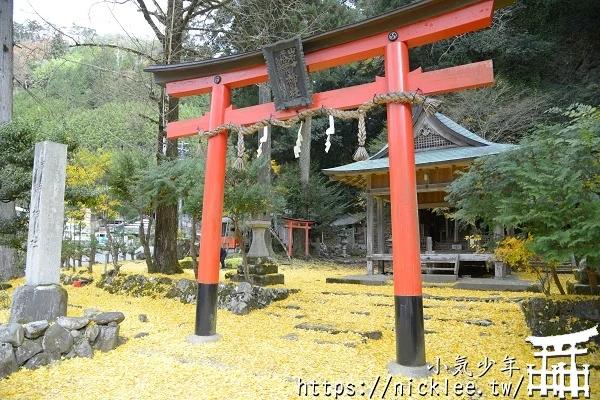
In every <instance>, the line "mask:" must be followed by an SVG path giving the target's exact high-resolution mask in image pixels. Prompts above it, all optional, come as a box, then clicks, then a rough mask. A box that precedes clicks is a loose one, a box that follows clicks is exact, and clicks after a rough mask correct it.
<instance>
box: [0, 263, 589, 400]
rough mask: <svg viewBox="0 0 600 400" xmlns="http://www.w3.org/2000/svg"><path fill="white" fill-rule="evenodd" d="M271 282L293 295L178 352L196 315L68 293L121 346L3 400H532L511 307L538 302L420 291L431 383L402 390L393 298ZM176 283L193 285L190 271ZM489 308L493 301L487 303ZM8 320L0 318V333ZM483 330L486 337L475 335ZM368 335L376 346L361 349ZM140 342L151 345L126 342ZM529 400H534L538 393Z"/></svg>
mask: <svg viewBox="0 0 600 400" xmlns="http://www.w3.org/2000/svg"><path fill="white" fill-rule="evenodd" d="M100 269H101V267H97V270H98V271H95V273H94V278H95V279H96V280H98V279H99V278H100V271H99V270H100ZM144 269H145V265H144V263H143V262H128V263H126V264H125V265H124V266H123V268H122V271H123V272H124V273H143V272H144ZM280 272H282V273H283V274H285V282H286V286H287V287H290V288H295V289H300V292H299V293H296V294H292V295H291V296H290V297H288V298H287V299H286V300H283V301H280V302H276V303H273V304H272V305H270V306H269V307H267V308H265V309H262V310H256V311H252V312H251V313H250V314H249V315H245V316H239V315H234V314H232V313H230V312H228V311H223V310H219V312H218V318H217V331H218V333H220V334H222V335H223V338H222V339H221V340H219V341H217V342H213V343H208V344H203V345H191V344H188V343H187V342H186V340H185V339H186V337H187V336H188V335H189V334H191V333H193V330H194V318H195V305H194V304H182V303H180V302H178V301H176V300H169V299H152V298H150V297H129V296H126V295H116V294H109V293H107V292H105V291H103V290H102V289H99V288H96V287H95V285H94V284H92V285H89V286H84V287H81V288H76V287H71V286H68V287H67V290H68V292H69V308H68V315H70V316H80V315H82V314H83V310H84V309H86V308H97V309H100V310H102V311H121V312H123V313H124V314H125V316H126V319H125V321H123V322H122V323H121V325H120V326H121V332H120V335H121V336H122V337H125V338H127V339H128V340H127V342H126V343H125V344H123V345H121V346H120V347H118V348H117V349H116V350H113V351H111V352H108V353H100V352H98V351H96V353H95V355H94V358H93V359H81V358H75V359H71V360H62V361H61V362H60V364H59V365H54V366H51V367H43V368H40V369H38V370H34V371H30V370H24V369H21V370H19V371H18V372H17V373H14V374H12V375H10V376H9V377H8V378H5V379H3V380H0V399H81V400H85V399H178V400H179V399H306V398H330V399H335V398H356V399H361V398H365V399H369V398H372V399H400V398H404V399H408V398H413V399H417V398H444V399H452V398H457V399H468V398H474V399H478V398H479V399H498V398H516V399H524V398H530V397H529V396H528V394H527V384H528V374H527V364H535V365H536V366H538V367H539V366H540V358H539V357H538V358H536V357H534V351H539V349H536V348H534V347H532V346H531V344H530V343H528V342H526V341H525V338H526V337H528V336H530V334H531V333H530V332H529V330H528V329H527V326H526V325H525V320H524V317H523V314H522V312H521V310H520V305H519V303H518V302H516V301H514V300H515V299H517V298H526V297H530V296H541V295H540V294H532V293H511V292H500V293H490V292H483V291H465V290H455V289H452V288H449V287H447V286H444V285H442V286H439V287H431V288H429V287H428V288H425V289H424V293H425V294H428V295H433V296H432V297H435V298H436V299H433V298H425V300H424V306H425V309H424V314H425V332H426V335H425V341H426V358H427V361H428V362H429V363H431V364H433V365H434V367H435V369H437V368H438V366H439V371H438V372H437V373H434V374H433V375H432V376H431V377H429V378H427V379H424V380H417V379H413V380H409V379H406V378H401V377H399V376H394V377H390V375H388V373H387V370H386V365H387V364H388V363H389V362H390V361H393V359H394V357H395V334H394V307H393V288H392V286H360V285H346V284H328V283H325V280H326V278H328V277H341V276H344V275H349V274H358V273H361V272H362V269H358V267H347V266H340V265H336V264H331V263H303V262H299V261H294V264H292V265H289V266H282V267H281V268H280ZM179 277H187V278H191V279H193V275H192V274H191V271H186V272H185V274H183V275H180V276H177V277H175V278H179ZM567 278H568V277H564V279H565V280H566V279H567ZM221 280H222V281H225V278H224V276H223V273H222V276H221ZM11 284H12V285H13V286H17V285H20V284H23V280H22V279H21V280H15V281H12V282H11ZM9 294H10V293H9ZM438 296H439V297H438ZM440 297H442V298H444V299H439V298H440ZM465 297H469V298H471V299H469V300H470V301H464V300H465V299H464V298H465ZM491 297H500V298H501V299H500V300H498V301H486V300H488V299H489V298H491ZM474 298H477V299H479V300H480V301H475V300H476V299H474ZM510 300H513V301H510ZM8 314H9V313H8V310H7V309H3V310H0V323H5V322H6V321H7V320H8ZM140 314H145V315H146V316H147V322H141V321H140V320H139V319H138V315H140ZM482 320H487V321H490V322H491V325H489V324H487V323H486V324H483V325H488V326H481V325H478V324H477V322H478V321H482ZM474 322H475V324H474ZM315 328H316V329H315ZM377 331H380V332H381V338H380V339H373V338H369V333H372V332H377ZM141 332H146V333H148V336H145V337H142V338H138V339H136V338H134V336H135V335H136V334H138V333H141ZM375 336H377V335H375ZM587 347H588V348H589V349H590V352H589V353H588V354H587V355H585V356H579V357H578V358H577V363H578V364H580V365H581V364H591V365H592V366H596V367H595V368H593V369H592V370H591V371H590V383H591V393H592V395H591V398H600V371H599V370H598V367H597V366H598V365H599V364H600V359H599V355H600V349H598V348H597V347H595V346H594V345H592V344H588V345H587ZM445 367H447V368H445ZM509 385H510V387H509ZM517 387H518V392H516V390H517ZM419 392H420V393H419ZM515 392H516V393H515ZM496 393H497V394H498V396H495V394H496ZM315 395H318V396H315ZM550 397H552V393H551V394H550ZM581 397H583V396H581ZM533 398H542V397H540V392H539V391H534V393H533ZM567 398H569V397H567Z"/></svg>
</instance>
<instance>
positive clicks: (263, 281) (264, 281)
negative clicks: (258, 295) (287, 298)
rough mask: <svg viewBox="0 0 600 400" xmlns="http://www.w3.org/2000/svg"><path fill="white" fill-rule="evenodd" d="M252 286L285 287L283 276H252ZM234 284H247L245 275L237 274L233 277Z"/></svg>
mask: <svg viewBox="0 0 600 400" xmlns="http://www.w3.org/2000/svg"><path fill="white" fill-rule="evenodd" d="M249 278H250V284H251V285H255V286H269V285H283V282H284V276H283V274H270V275H254V274H250V276H249ZM231 281H232V282H245V281H246V278H245V277H244V275H243V274H235V275H232V276H231Z"/></svg>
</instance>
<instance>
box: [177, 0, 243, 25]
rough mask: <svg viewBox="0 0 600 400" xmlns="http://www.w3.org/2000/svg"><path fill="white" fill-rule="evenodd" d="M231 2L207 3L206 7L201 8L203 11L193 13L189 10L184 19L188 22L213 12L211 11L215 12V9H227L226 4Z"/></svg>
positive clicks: (226, 0) (225, 0)
mask: <svg viewBox="0 0 600 400" xmlns="http://www.w3.org/2000/svg"><path fill="white" fill-rule="evenodd" d="M231 2H232V0H224V1H221V2H217V3H216V4H213V3H209V6H208V7H206V8H203V9H201V10H198V11H195V12H194V11H193V10H190V11H189V12H188V15H186V19H187V20H188V21H189V20H191V19H193V18H196V17H197V16H199V15H202V14H207V13H209V12H211V11H213V10H216V9H217V8H220V7H227V4H229V3H231ZM184 26H185V25H184Z"/></svg>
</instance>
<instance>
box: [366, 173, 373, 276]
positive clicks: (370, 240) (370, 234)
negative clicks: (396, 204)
mask: <svg viewBox="0 0 600 400" xmlns="http://www.w3.org/2000/svg"><path fill="white" fill-rule="evenodd" d="M372 255H373V195H372V194H371V175H368V176H367V274H368V275H373V260H372V259H371V256H372Z"/></svg>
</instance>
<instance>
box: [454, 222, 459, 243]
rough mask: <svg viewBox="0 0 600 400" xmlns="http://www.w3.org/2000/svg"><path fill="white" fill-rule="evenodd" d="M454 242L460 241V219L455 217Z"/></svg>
mask: <svg viewBox="0 0 600 400" xmlns="http://www.w3.org/2000/svg"><path fill="white" fill-rule="evenodd" d="M454 243H458V221H457V220H456V219H454Z"/></svg>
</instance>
